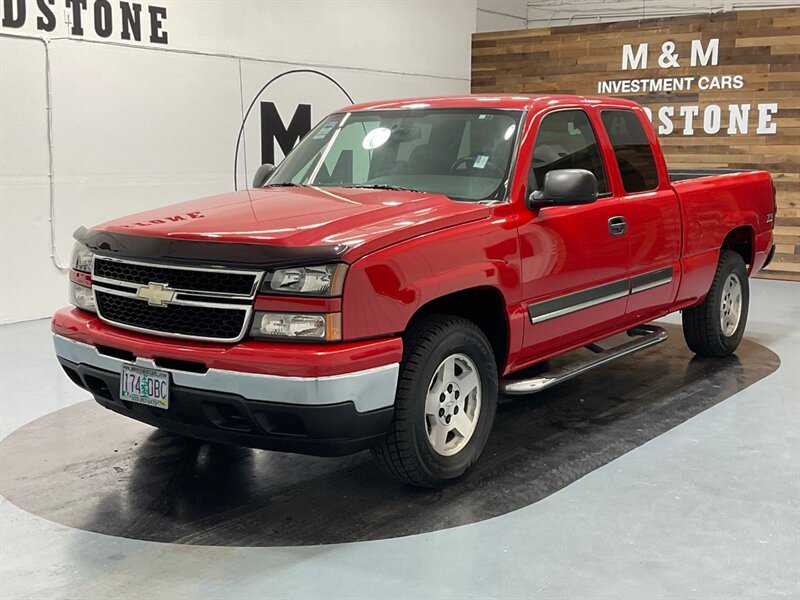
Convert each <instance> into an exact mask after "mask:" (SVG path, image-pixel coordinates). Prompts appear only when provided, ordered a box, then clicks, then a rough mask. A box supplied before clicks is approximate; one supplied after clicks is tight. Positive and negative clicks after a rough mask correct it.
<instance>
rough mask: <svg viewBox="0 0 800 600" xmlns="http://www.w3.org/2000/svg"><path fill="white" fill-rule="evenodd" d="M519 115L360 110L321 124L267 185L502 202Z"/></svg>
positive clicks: (509, 113) (410, 110)
mask: <svg viewBox="0 0 800 600" xmlns="http://www.w3.org/2000/svg"><path fill="white" fill-rule="evenodd" d="M521 117H522V111H508V110H491V109H487V110H482V109H460V108H459V109H407V110H406V109H403V110H385V111H380V110H366V111H357V112H349V113H337V114H333V115H330V116H329V117H327V118H325V119H323V120H322V122H321V123H320V124H319V125H317V127H315V128H314V129H313V130H312V131H311V132H310V133H309V134H308V135H306V136H305V137H304V138H303V140H302V141H301V142H300V143H299V144H298V145H297V147H296V148H295V149H294V150H292V151H291V152H290V153H289V155H288V156H287V157H286V158H285V159H284V161H283V162H282V163H281V164H280V165H279V166H278V168H277V169H276V170H275V172H274V173H273V175H272V177H270V179H269V182H268V183H267V185H269V186H275V185H308V186H316V187H326V186H329V187H358V188H377V189H398V190H413V191H420V192H427V193H435V194H443V195H445V196H448V197H450V198H453V199H454V200H469V201H481V200H500V199H502V198H503V197H504V196H505V192H506V185H507V180H508V177H509V173H510V170H511V163H512V159H511V157H512V154H513V150H514V145H515V143H516V139H517V135H518V133H519V128H520V124H521Z"/></svg>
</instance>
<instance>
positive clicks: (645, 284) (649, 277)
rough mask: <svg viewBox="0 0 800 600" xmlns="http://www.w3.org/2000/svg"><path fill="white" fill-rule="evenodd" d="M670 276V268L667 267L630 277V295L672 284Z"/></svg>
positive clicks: (671, 272)
mask: <svg viewBox="0 0 800 600" xmlns="http://www.w3.org/2000/svg"><path fill="white" fill-rule="evenodd" d="M672 274H673V270H672V267H667V268H666V269H658V270H656V271H648V272H647V273H642V274H641V275H636V276H635V277H631V294H636V293H638V292H644V291H645V290H651V289H653V288H655V287H659V286H662V285H667V284H668V283H671V282H672Z"/></svg>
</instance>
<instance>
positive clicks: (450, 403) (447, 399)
mask: <svg viewBox="0 0 800 600" xmlns="http://www.w3.org/2000/svg"><path fill="white" fill-rule="evenodd" d="M439 404H440V408H439V413H438V414H437V417H438V419H439V423H441V424H442V425H450V423H451V421H452V420H453V417H455V416H456V415H457V414H458V413H459V412H461V411H462V410H464V397H463V395H462V394H461V388H459V387H458V384H457V383H456V382H454V381H451V382H448V383H446V384H445V385H443V386H442V391H441V393H440V394H439Z"/></svg>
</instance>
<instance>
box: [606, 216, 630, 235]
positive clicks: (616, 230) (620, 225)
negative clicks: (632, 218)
mask: <svg viewBox="0 0 800 600" xmlns="http://www.w3.org/2000/svg"><path fill="white" fill-rule="evenodd" d="M626 231H628V222H627V221H626V220H625V217H611V218H610V219H609V220H608V233H610V234H611V235H613V236H615V237H616V236H618V235H622V234H624V233H625V232H626Z"/></svg>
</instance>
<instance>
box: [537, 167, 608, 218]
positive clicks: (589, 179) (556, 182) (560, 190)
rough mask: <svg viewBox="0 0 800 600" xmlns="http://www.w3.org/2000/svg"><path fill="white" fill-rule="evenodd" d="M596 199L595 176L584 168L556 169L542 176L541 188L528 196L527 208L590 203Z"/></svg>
mask: <svg viewBox="0 0 800 600" xmlns="http://www.w3.org/2000/svg"><path fill="white" fill-rule="evenodd" d="M595 200H597V178H596V177H595V176H594V174H593V173H591V172H590V171H587V170H585V169H557V170H555V171H550V172H549V173H547V175H545V177H544V185H543V186H542V189H541V190H537V191H535V192H533V193H532V194H531V195H530V197H529V198H528V207H529V208H542V207H544V206H572V205H577V204H591V203H592V202H594V201H595Z"/></svg>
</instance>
